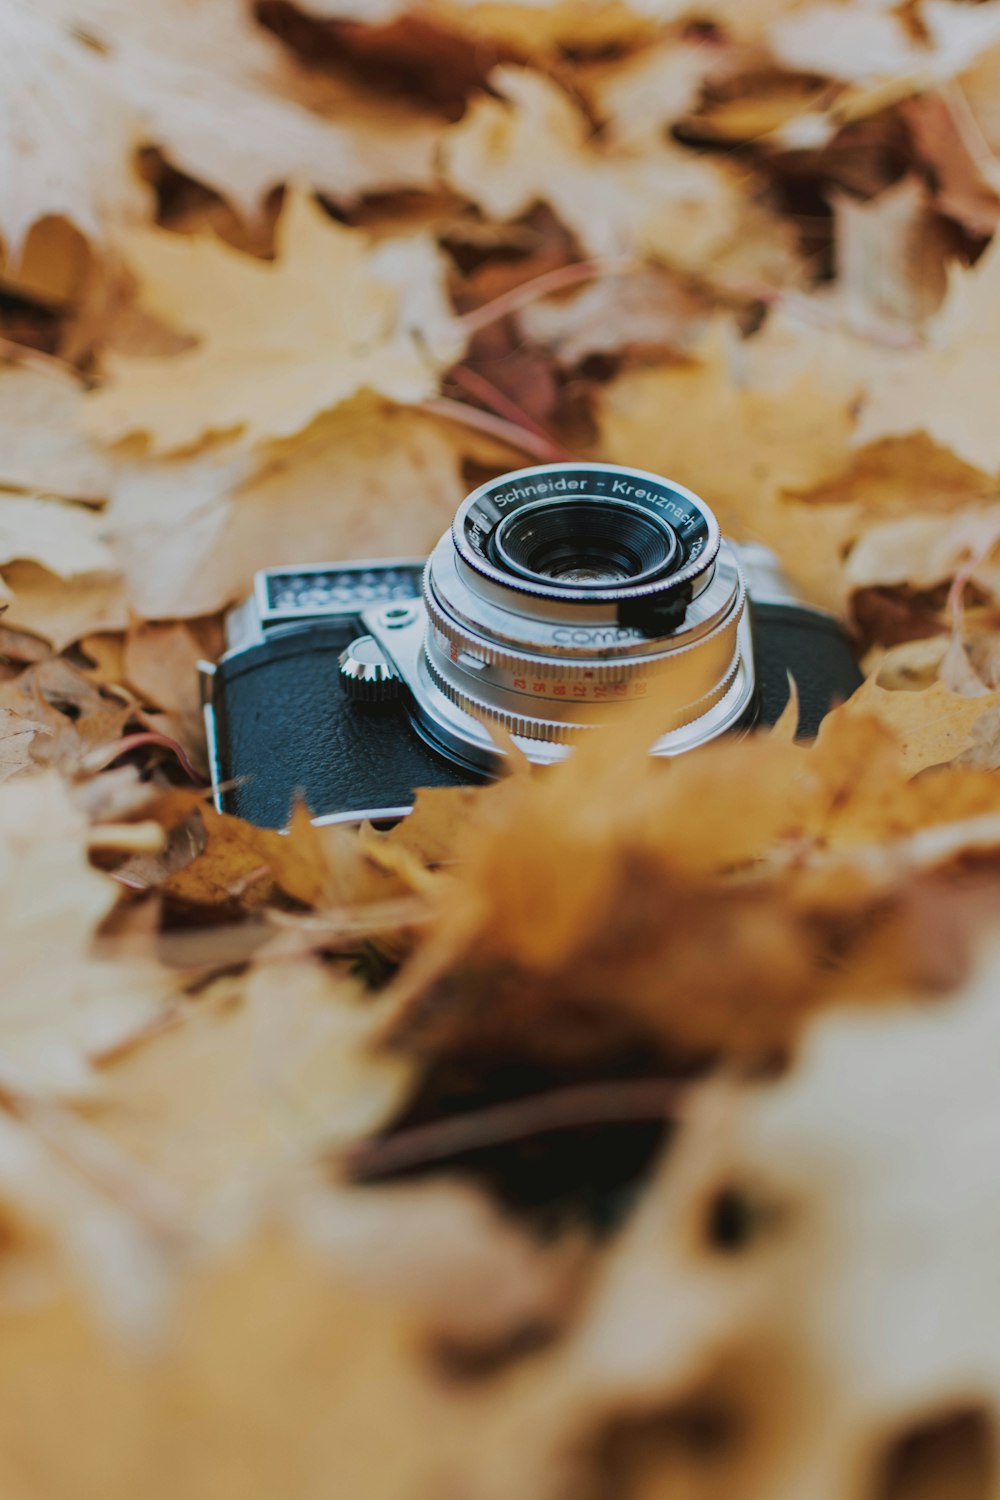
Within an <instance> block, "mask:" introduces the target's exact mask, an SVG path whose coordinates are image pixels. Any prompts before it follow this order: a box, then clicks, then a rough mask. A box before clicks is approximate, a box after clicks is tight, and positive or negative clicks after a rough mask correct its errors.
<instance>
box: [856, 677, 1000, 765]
mask: <svg viewBox="0 0 1000 1500" xmlns="http://www.w3.org/2000/svg"><path fill="white" fill-rule="evenodd" d="M996 703H1000V693H984V694H981V695H976V696H974V697H965V696H963V695H962V694H960V693H954V692H952V691H951V689H950V688H948V687H945V685H944V683H942V682H935V683H932V684H931V686H930V687H927V688H923V689H921V690H919V691H916V692H904V691H899V692H894V691H892V690H891V689H889V688H884V687H880V686H879V684H878V682H877V681H876V680H875V679H874V678H869V679H868V681H867V682H865V683H864V684H863V685H862V686H861V687H860V688H859V689H858V691H857V692H856V693H855V694H854V697H853V698H851V699H850V701H849V702H848V703H845V704H844V705H843V706H842V707H841V708H838V709H836V710H835V713H836V714H837V715H843V716H846V717H851V718H856V717H858V716H869V717H874V718H876V719H878V720H879V722H880V723H882V724H885V725H886V726H887V727H888V728H889V729H891V730H892V731H893V733H894V734H895V735H896V736H897V738H898V740H899V743H900V748H901V752H902V762H903V769H904V770H905V771H906V773H907V774H908V775H911V776H913V775H916V773H917V772H918V771H923V770H926V769H927V767H928V766H940V765H943V764H945V763H946V762H948V761H953V760H957V759H958V757H959V756H960V755H962V753H963V752H964V751H965V750H967V749H968V748H969V745H970V743H971V741H972V733H973V728H974V726H975V724H976V722H977V720H979V719H980V718H981V717H982V716H983V714H984V713H985V712H986V711H987V710H988V709H989V708H990V707H992V706H993V705H994V704H996Z"/></svg>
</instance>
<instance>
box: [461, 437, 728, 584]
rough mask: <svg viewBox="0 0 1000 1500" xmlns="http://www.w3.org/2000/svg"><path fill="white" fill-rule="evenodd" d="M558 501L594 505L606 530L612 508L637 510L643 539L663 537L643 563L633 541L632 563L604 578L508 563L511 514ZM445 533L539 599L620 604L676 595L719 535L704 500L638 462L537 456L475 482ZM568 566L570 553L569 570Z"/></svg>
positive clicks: (486, 570) (708, 558) (497, 576)
mask: <svg viewBox="0 0 1000 1500" xmlns="http://www.w3.org/2000/svg"><path fill="white" fill-rule="evenodd" d="M557 503H558V504H559V505H563V504H570V503H573V504H575V505H576V506H578V507H579V506H585V507H588V508H589V507H590V506H591V505H593V506H596V507H600V508H601V509H602V510H603V511H605V512H607V516H608V519H609V525H608V527H607V528H606V531H607V533H608V534H610V531H611V529H612V521H611V512H612V509H614V510H616V511H617V510H618V509H619V508H620V515H621V516H623V517H624V516H626V515H628V516H629V517H630V520H632V521H633V522H635V517H636V513H638V516H639V517H640V518H641V522H635V524H637V525H639V524H641V529H642V533H643V537H644V539H645V540H644V547H645V541H648V539H649V537H650V535H651V533H652V532H653V531H655V532H656V534H657V535H658V536H660V537H662V538H664V540H665V545H664V547H663V550H662V552H661V553H660V555H659V556H654V557H651V558H650V560H649V562H648V563H647V562H646V561H645V560H644V558H645V554H644V548H643V547H640V548H637V549H636V552H637V556H638V559H639V566H638V567H637V568H635V569H634V570H633V569H631V568H630V567H629V566H623V567H621V568H618V569H617V570H616V571H617V573H618V574H619V575H620V576H617V577H613V578H612V577H610V576H609V577H607V578H603V579H602V578H599V577H595V578H589V579H588V578H580V577H577V578H576V579H574V578H572V577H571V576H565V575H564V576H562V577H559V576H554V575H553V574H551V573H550V574H549V575H546V573H545V572H540V571H538V570H537V569H534V568H531V567H530V566H529V567H524V566H523V565H522V566H520V567H518V562H519V559H518V558H517V557H516V556H515V558H514V559H513V565H512V560H511V556H510V550H511V549H510V546H509V537H510V534H511V528H512V522H511V520H510V518H511V517H513V516H516V515H517V514H518V513H519V512H521V511H526V510H528V508H529V507H531V510H530V511H528V514H529V515H532V514H536V513H538V512H539V511H541V510H543V509H544V511H545V512H546V513H547V514H548V515H552V514H556V513H557V512H556V510H555V506H556V504H557ZM626 508H627V509H626ZM452 538H453V541H454V545H455V548H456V550H457V552H458V554H459V556H460V557H461V558H462V559H463V561H464V562H466V563H467V564H468V566H469V567H470V568H473V569H474V570H475V571H476V572H477V573H478V574H480V575H481V576H482V577H483V578H486V579H488V580H489V581H490V582H491V583H493V584H494V585H497V586H500V587H503V588H506V589H511V590H513V591H515V592H518V593H522V594H527V595H529V596H531V597H534V598H536V599H539V600H542V599H549V600H556V601H559V602H560V603H562V604H570V603H574V602H581V603H582V602H591V603H597V602H600V603H605V604H614V605H616V606H619V607H621V606H622V605H627V604H628V603H629V602H630V601H632V600H636V601H638V600H653V599H656V600H659V599H663V600H667V599H669V598H670V596H672V595H676V596H678V597H683V596H684V595H685V594H686V593H689V592H690V589H691V587H692V586H693V584H694V582H695V580H696V579H697V578H698V577H699V576H700V575H702V574H703V573H704V572H705V570H706V569H707V568H709V567H711V565H712V563H713V562H714V560H715V557H716V555H717V553H718V550H719V544H720V541H721V537H720V533H719V525H718V522H717V521H716V519H715V517H714V516H713V514H712V512H711V511H710V510H709V508H708V506H707V505H705V503H704V501H702V500H700V499H699V498H698V496H697V495H695V494H693V493H692V491H691V490H688V489H685V488H684V487H683V485H678V484H673V483H671V482H669V481H668V480H665V479H663V478H662V477H661V476H659V475H657V474H649V473H647V472H646V471H645V470H643V469H627V468H622V467H620V466H619V465H617V464H596V463H593V464H590V463H580V464H570V463H561V464H540V465H538V466H537V467H535V468H530V469H521V470H518V472H517V473H515V474H507V475H504V476H502V477H501V478H499V479H493V480H490V482H489V483H487V484H484V485H480V487H479V489H477V490H474V491H473V493H472V494H471V495H470V496H469V497H468V499H467V500H465V501H464V503H463V504H462V505H461V506H460V508H459V510H458V514H457V515H456V517H455V522H454V526H453V528H452ZM505 538H506V539H507V541H506V545H505ZM647 550H648V549H647ZM520 561H522V563H523V559H522V560H520ZM573 571H574V569H573V567H572V560H571V559H570V562H569V565H568V573H569V574H572V572H573ZM577 571H580V570H577ZM583 571H587V570H586V569H583ZM591 571H594V572H598V571H599V569H593V570H591ZM608 571H609V572H610V570H608ZM630 573H631V574H632V576H629V575H630ZM622 575H623V576H622Z"/></svg>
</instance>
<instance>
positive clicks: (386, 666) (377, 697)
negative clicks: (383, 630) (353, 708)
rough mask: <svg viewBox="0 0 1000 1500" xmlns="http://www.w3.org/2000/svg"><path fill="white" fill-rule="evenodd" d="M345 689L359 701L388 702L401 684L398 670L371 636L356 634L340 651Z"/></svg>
mask: <svg viewBox="0 0 1000 1500" xmlns="http://www.w3.org/2000/svg"><path fill="white" fill-rule="evenodd" d="M340 679H341V681H342V683H343V684H344V691H345V692H346V693H347V694H348V696H349V697H351V698H353V699H354V700H355V701H356V702H358V703H387V702H389V700H390V699H392V698H395V697H397V696H398V694H399V690H400V688H401V687H402V682H401V681H400V677H399V673H398V672H397V671H396V668H395V667H394V666H393V665H392V663H391V662H390V661H389V659H388V658H387V657H386V656H385V654H384V653H383V651H382V649H381V647H380V646H379V644H378V642H377V641H376V640H375V638H374V637H373V636H370V635H359V636H358V638H357V640H354V641H352V642H351V644H350V645H349V646H345V647H344V650H343V651H342V652H341V653H340Z"/></svg>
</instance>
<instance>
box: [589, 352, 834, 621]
mask: <svg viewBox="0 0 1000 1500" xmlns="http://www.w3.org/2000/svg"><path fill="white" fill-rule="evenodd" d="M817 353H818V351H817ZM698 354H699V358H698V359H697V360H691V361H690V362H687V363H683V364H676V363H673V364H665V365H659V366H652V367H649V368H646V369H634V370H625V371H623V373H622V374H621V375H620V376H619V377H618V378H617V379H615V380H614V381H612V382H611V383H610V384H609V385H607V386H605V387H604V388H603V390H602V391H601V395H600V401H599V405H598V419H599V426H600V449H599V451H600V455H601V457H602V458H605V459H608V460H610V461H611V462H613V463H625V464H637V465H640V466H641V467H643V468H648V469H651V470H653V471H654V472H658V473H664V474H670V475H672V476H673V477H675V478H676V479H678V480H679V481H680V482H681V483H682V484H687V485H689V486H690V487H691V488H692V489H694V490H695V491H696V492H697V493H699V494H701V495H703V496H704V497H705V499H706V500H707V501H708V503H709V504H710V505H711V506H712V508H713V510H714V511H715V512H716V513H717V514H718V516H719V517H720V520H721V523H722V526H723V528H724V530H726V531H728V532H729V533H730V534H731V535H733V536H734V537H735V538H736V539H737V540H749V541H760V542H764V543H766V544H767V545H768V546H771V547H773V548H775V549H776V550H777V552H778V554H779V556H780V557H781V558H782V561H783V563H784V564H785V566H786V567H787V568H788V570H789V573H790V575H791V576H792V577H793V578H794V579H795V581H796V582H797V583H798V584H799V585H800V587H801V588H803V590H804V591H805V592H806V594H807V595H808V597H809V598H811V599H813V600H815V601H816V602H817V603H823V604H824V605H825V606H827V607H833V608H837V607H839V605H840V604H841V603H842V596H843V580H842V577H841V566H840V555H841V552H842V550H844V549H845V548H846V546H847V544H848V543H849V542H850V541H851V540H852V539H853V538H854V536H855V535H856V531H857V527H858V524H859V519H860V512H859V511H858V509H857V508H856V507H855V505H854V504H852V503H851V502H844V503H841V504H826V505H809V504H804V503H799V502H797V501H795V500H787V499H783V498H782V496H783V494H784V493H785V492H788V493H789V494H797V493H799V492H805V491H809V490H812V489H813V488H815V487H817V486H818V485H820V484H821V483H823V482H824V481H825V480H830V479H832V478H833V476H834V475H836V474H837V473H838V472H839V471H840V470H841V469H842V467H843V465H844V463H845V460H846V458H847V455H848V451H849V443H850V439H851V434H852V431H853V416H852V408H853V400H854V393H855V391H856V389H857V386H858V384H859V383H860V380H861V376H860V373H856V374H853V375H852V376H851V377H850V378H849V379H848V380H846V381H845V382H844V383H843V384H841V383H840V382H839V381H838V379H837V374H836V369H834V370H831V369H829V368H827V369H826V370H824V369H823V368H822V367H821V365H819V364H817V365H816V366H815V367H813V366H812V362H811V361H810V362H809V363H806V364H803V365H801V366H800V368H794V366H793V367H792V368H791V369H790V370H789V371H788V373H787V374H786V373H784V372H783V371H782V370H781V369H780V368H778V369H776V370H775V373H774V377H773V379H772V380H770V381H769V382H768V383H764V382H763V381H762V382H761V383H759V384H756V383H754V384H750V383H747V382H745V381H740V380H738V379H737V375H736V369H735V368H734V366H735V367H737V368H738V356H735V355H734V353H733V349H732V345H731V343H730V340H729V338H728V334H727V330H726V329H725V327H724V326H722V325H717V326H716V327H715V328H714V329H712V330H710V332H709V336H708V337H707V338H706V340H705V342H704V344H703V345H702V346H701V348H700V349H699V350H698ZM664 412H670V414H671V420H670V421H669V422H665V421H664V420H663V419H662V414H663V413H664ZM720 435H723V436H722V437H721V438H720Z"/></svg>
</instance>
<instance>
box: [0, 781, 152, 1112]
mask: <svg viewBox="0 0 1000 1500" xmlns="http://www.w3.org/2000/svg"><path fill="white" fill-rule="evenodd" d="M86 836H87V826H86V822H85V820H84V818H83V816H82V815H81V814H80V813H79V812H78V811H77V809H76V808H75V807H74V805H73V804H72V802H71V801H70V799H69V796H68V794H67V792H66V790H65V787H64V785H63V783H62V781H61V780H60V778H59V776H58V775H57V774H56V773H55V772H54V771H50V772H48V773H47V774H45V775H37V776H32V777H28V778H21V779H19V780H16V781H13V782H11V783H10V784H9V785H5V786H3V787H0V885H2V890H3V902H2V905H3V934H4V936H3V942H4V954H5V962H4V984H3V991H2V994H0V1077H2V1082H3V1085H4V1087H5V1088H9V1089H13V1090H22V1091H25V1092H28V1093H35V1094H47V1095H54V1096H73V1095H79V1094H83V1093H86V1092H88V1091H91V1090H93V1088H94V1086H95V1082H96V1076H95V1074H94V1071H93V1066H92V1063H93V1060H94V1059H96V1058H97V1057H99V1056H100V1055H101V1054H102V1053H104V1052H107V1051H109V1050H110V1049H112V1048H114V1047H117V1046H120V1045H121V1044H122V1043H123V1042H126V1041H127V1040H128V1039H129V1038H130V1037H133V1036H136V1035H138V1034H139V1033H141V1032H142V1031H143V1030H144V1028H146V1027H147V1026H149V1025H150V1023H151V1022H152V1021H154V1020H155V1019H156V1018H157V1017H158V1016H162V1015H163V1014H164V1012H165V1010H166V1009H167V1008H168V1006H169V1005H170V1004H171V999H172V995H173V993H174V991H175V990H176V980H175V979H174V978H172V976H170V975H169V974H168V973H167V972H166V971H165V970H162V969H161V968H160V967H159V966H158V965H157V964H155V963H154V962H153V961H152V960H151V959H135V960H131V961H130V960H128V959H121V958H119V959H117V961H116V958H115V955H114V952H113V950H109V951H108V952H107V954H106V955H105V956H100V954H99V953H98V951H97V950H96V949H95V946H94V941H95V932H96V929H97V927H98V926H99V924H100V922H101V921H102V920H103V919H104V918H105V917H106V916H107V915H108V913H109V912H110V911H111V909H112V907H113V906H114V904H115V901H116V899H117V891H118V888H117V887H116V886H115V883H114V881H112V880H111V879H110V877H109V876H107V875H104V874H101V873H100V872H99V871H97V870H93V869H91V868H90V867H89V865H88V862H87V853H86ZM42 976H44V978H43V977H42Z"/></svg>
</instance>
